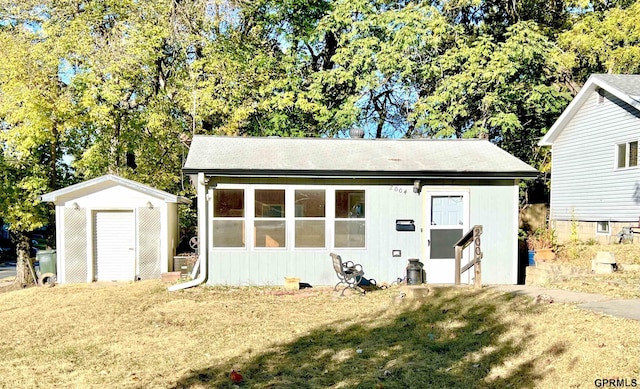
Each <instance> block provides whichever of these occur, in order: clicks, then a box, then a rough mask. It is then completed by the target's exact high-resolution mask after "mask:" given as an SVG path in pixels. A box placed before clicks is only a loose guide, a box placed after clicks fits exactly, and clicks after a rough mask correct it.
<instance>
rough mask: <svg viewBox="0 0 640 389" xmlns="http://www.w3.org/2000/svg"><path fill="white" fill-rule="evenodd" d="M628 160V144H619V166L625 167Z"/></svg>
mask: <svg viewBox="0 0 640 389" xmlns="http://www.w3.org/2000/svg"><path fill="white" fill-rule="evenodd" d="M626 161H627V145H626V143H623V144H621V145H618V167H625V166H626V165H625V163H626Z"/></svg>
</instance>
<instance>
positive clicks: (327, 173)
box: [183, 168, 539, 180]
mask: <svg viewBox="0 0 640 389" xmlns="http://www.w3.org/2000/svg"><path fill="white" fill-rule="evenodd" d="M183 172H184V173H185V174H197V173H204V174H205V175H206V176H210V177H236V178H281V177H287V178H349V179H354V178H359V179H392V178H407V179H414V180H416V179H420V180H426V179H484V180H486V179H531V178H536V177H538V174H539V172H538V171H537V170H526V171H525V170H523V171H508V172H477V171H355V170H354V171H346V170H321V171H320V170H253V169H252V170H244V169H242V170H240V169H238V170H229V169H195V168H185V169H183Z"/></svg>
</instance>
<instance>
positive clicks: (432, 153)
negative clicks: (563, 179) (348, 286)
mask: <svg viewBox="0 0 640 389" xmlns="http://www.w3.org/2000/svg"><path fill="white" fill-rule="evenodd" d="M183 170H184V172H185V173H186V174H189V175H190V176H191V177H192V182H193V183H194V184H195V185H196V187H197V190H198V231H199V241H200V242H201V243H200V245H199V247H200V263H201V266H203V269H202V273H201V276H200V277H198V279H197V280H196V281H195V282H196V283H197V282H203V281H204V280H205V279H206V280H207V283H208V284H211V285H217V284H228V285H282V284H283V283H284V277H299V278H300V279H301V281H302V282H307V283H310V284H311V285H333V284H335V283H336V275H335V273H334V271H333V268H332V264H331V258H330V256H329V253H330V252H335V253H337V254H339V255H341V256H342V258H343V259H344V260H351V261H354V262H356V263H360V264H361V265H362V266H363V268H364V271H365V278H374V279H376V280H377V281H378V282H383V281H386V282H393V281H395V280H397V279H398V278H403V277H404V276H405V275H406V266H407V264H408V259H409V258H419V259H420V260H421V261H422V262H423V263H424V265H425V270H426V277H427V282H430V283H453V281H454V278H455V274H454V248H453V244H454V243H455V242H456V241H457V240H458V239H459V238H460V237H461V236H462V235H463V234H464V233H466V232H467V231H469V230H470V229H471V228H472V227H473V226H474V225H476V224H480V225H482V226H483V230H484V233H483V235H482V250H483V252H484V259H483V262H482V271H483V273H482V281H483V282H485V283H496V284H497V283H501V284H515V283H517V275H518V245H517V234H518V182H519V180H520V179H522V178H532V177H535V176H536V175H537V171H536V170H535V169H534V168H532V167H531V166H529V165H527V164H525V163H524V162H522V161H520V160H518V159H517V158H515V157H513V156H512V155H510V154H509V153H507V152H505V151H503V150H502V149H500V148H498V147H497V146H495V145H493V144H492V143H490V142H488V141H484V140H460V139H459V140H427V139H420V140H409V139H402V140H399V139H395V140H390V139H376V140H373V139H334V138H331V139H329V138H257V137H222V136H221V137H218V136H195V137H194V139H193V142H192V144H191V148H190V150H189V154H188V156H187V160H186V162H185V165H184V168H183ZM466 255H467V256H468V253H466ZM464 263H466V262H465V261H463V264H464ZM203 264H204V265H203ZM469 273H473V270H470V271H469V272H467V273H465V274H464V275H463V277H462V279H463V280H464V282H471V277H472V276H473V275H472V274H469Z"/></svg>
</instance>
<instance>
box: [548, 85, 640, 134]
mask: <svg viewBox="0 0 640 389" xmlns="http://www.w3.org/2000/svg"><path fill="white" fill-rule="evenodd" d="M596 87H599V88H602V89H604V90H606V91H607V92H609V93H611V94H612V95H614V96H615V97H617V98H619V99H620V100H622V101H624V102H625V103H627V104H629V105H631V106H632V107H634V108H636V109H637V110H639V111H640V101H639V100H638V99H636V98H635V96H629V95H627V94H625V93H624V92H622V91H621V90H619V89H618V88H616V87H614V86H612V85H611V84H609V83H608V82H606V81H605V80H603V79H601V78H599V77H598V75H597V74H593V75H591V76H590V77H589V78H588V79H587V81H586V82H585V83H584V85H583V86H582V88H581V89H580V91H579V92H578V94H577V95H576V96H575V97H574V98H573V100H571V102H570V103H569V105H568V106H567V108H565V110H564V111H563V112H562V114H561V115H560V116H559V117H558V120H556V121H555V123H553V125H552V126H551V128H550V129H549V131H547V133H546V134H545V136H544V137H542V139H541V140H540V141H539V142H538V146H553V142H554V141H555V140H556V138H557V137H558V135H559V134H560V132H562V130H563V129H564V127H565V126H566V125H567V123H569V121H571V119H572V118H573V116H575V114H576V112H577V110H578V109H579V108H580V107H581V106H582V104H583V103H584V101H585V99H586V98H587V94H588V93H589V92H591V91H593V90H594V89H596Z"/></svg>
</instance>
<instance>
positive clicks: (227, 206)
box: [213, 189, 244, 217]
mask: <svg viewBox="0 0 640 389" xmlns="http://www.w3.org/2000/svg"><path fill="white" fill-rule="evenodd" d="M213 216H214V217H244V190H243V189H216V190H214V191H213Z"/></svg>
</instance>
